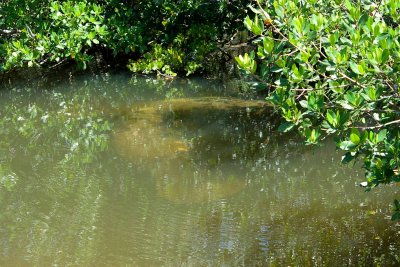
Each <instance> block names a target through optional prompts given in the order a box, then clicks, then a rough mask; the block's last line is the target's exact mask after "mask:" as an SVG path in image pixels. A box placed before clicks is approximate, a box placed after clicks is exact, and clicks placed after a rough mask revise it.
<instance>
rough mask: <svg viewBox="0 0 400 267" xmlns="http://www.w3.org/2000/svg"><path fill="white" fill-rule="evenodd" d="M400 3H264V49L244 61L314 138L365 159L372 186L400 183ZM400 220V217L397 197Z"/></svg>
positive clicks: (255, 27) (258, 32) (260, 23)
mask: <svg viewBox="0 0 400 267" xmlns="http://www.w3.org/2000/svg"><path fill="white" fill-rule="evenodd" d="M399 9H400V1H398V0H384V1H368V0H365V1H364V0H362V1H350V0H346V1H336V0H323V1H322V0H312V1H301V0H275V1H257V6H256V7H253V8H252V10H253V12H254V15H253V16H252V18H250V17H247V18H246V19H245V25H246V27H247V28H248V29H249V30H250V31H251V32H252V33H253V34H254V35H255V36H257V37H258V38H257V39H256V41H255V42H256V45H257V51H256V52H253V53H250V54H245V55H244V56H240V57H238V58H237V62H238V64H239V66H240V67H241V68H242V69H243V70H245V71H246V72H247V73H249V74H251V75H252V77H253V78H254V81H255V85H256V87H257V88H261V89H267V90H269V92H270V93H269V97H268V100H269V101H270V102H271V103H273V104H274V105H276V106H277V107H278V108H279V109H280V112H281V114H282V116H283V118H284V119H285V120H286V122H285V123H283V124H282V125H281V126H280V128H279V129H280V130H281V131H282V132H287V131H290V130H292V129H297V130H298V131H299V132H300V133H301V134H302V135H303V136H304V137H305V138H306V143H308V144H316V143H318V142H319V141H320V140H322V139H324V138H326V137H327V136H329V135H333V136H335V137H336V144H337V147H338V148H339V149H342V150H344V151H345V154H344V156H343V158H342V161H343V163H349V162H353V161H354V160H355V159H357V158H361V159H362V160H363V167H364V169H365V173H366V178H367V181H366V182H363V183H362V184H361V185H363V186H365V187H366V188H367V190H369V189H371V188H373V187H376V186H378V185H379V184H388V183H395V182H399V181H400V128H399V124H400V108H399V107H400V91H399V83H400V77H399V75H398V73H399V69H400V62H399V56H400V39H399V36H400V28H399V23H400V15H399ZM395 211H396V213H395V214H394V215H393V219H400V205H399V202H398V201H395Z"/></svg>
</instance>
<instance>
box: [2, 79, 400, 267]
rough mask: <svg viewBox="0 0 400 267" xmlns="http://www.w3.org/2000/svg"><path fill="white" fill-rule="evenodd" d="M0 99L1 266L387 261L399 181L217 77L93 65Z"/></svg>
mask: <svg viewBox="0 0 400 267" xmlns="http://www.w3.org/2000/svg"><path fill="white" fill-rule="evenodd" d="M10 87H11V88H7V90H2V91H1V96H0V115H1V116H0V152H1V153H0V253H1V255H0V265H1V266H345V265H355V266H371V265H379V264H381V265H383V266H396V265H398V264H399V263H400V259H399V256H398V255H400V253H399V252H400V251H399V250H400V249H399V248H400V246H399V245H400V238H399V236H400V226H399V224H398V223H394V222H391V221H390V215H391V210H390V203H391V202H392V200H393V199H394V198H395V196H396V194H397V195H398V187H396V186H382V187H380V188H377V189H374V190H372V191H371V192H368V193H366V192H364V190H363V189H362V188H360V187H359V186H357V185H358V184H359V183H360V182H362V181H363V180H364V179H363V171H362V169H360V168H359V167H358V166H354V167H352V166H342V165H340V156H341V155H340V154H338V153H336V152H335V148H334V146H333V145H332V144H331V143H330V142H326V143H325V144H324V145H323V146H322V147H320V148H312V147H307V146H304V145H303V144H302V143H301V141H300V140H298V139H297V138H296V137H293V136H290V135H282V134H278V133H277V132H276V128H277V127H276V126H277V119H276V117H275V116H274V114H273V111H272V110H271V109H270V108H269V107H267V106H265V105H264V104H263V102H260V101H258V100H255V101H253V100H240V97H239V96H238V92H236V93H235V94H236V95H232V91H231V90H229V88H227V86H226V85H223V84H220V83H217V82H213V81H207V80H201V79H192V80H177V81H172V82H170V81H162V80H157V79H152V78H144V77H131V76H129V75H125V74H119V75H114V74H113V75H111V74H101V75H88V76H81V77H75V78H73V79H67V80H65V81H63V79H54V80H53V81H41V82H40V83H38V84H32V83H31V84H29V85H26V84H21V85H18V86H10Z"/></svg>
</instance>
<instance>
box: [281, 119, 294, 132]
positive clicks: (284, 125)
mask: <svg viewBox="0 0 400 267" xmlns="http://www.w3.org/2000/svg"><path fill="white" fill-rule="evenodd" d="M294 126H295V124H294V123H293V122H291V121H287V122H284V123H282V124H281V125H279V127H278V131H279V132H281V133H286V132H289V131H290V130H292V129H293V127H294Z"/></svg>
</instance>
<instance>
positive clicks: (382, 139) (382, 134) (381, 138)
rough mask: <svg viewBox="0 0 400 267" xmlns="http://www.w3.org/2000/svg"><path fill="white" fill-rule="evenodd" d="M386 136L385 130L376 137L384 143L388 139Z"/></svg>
mask: <svg viewBox="0 0 400 267" xmlns="http://www.w3.org/2000/svg"><path fill="white" fill-rule="evenodd" d="M386 135H387V130H386V129H383V130H382V131H380V132H379V133H378V134H377V136H376V138H377V139H376V140H377V141H378V143H379V142H382V141H384V140H385V139H386Z"/></svg>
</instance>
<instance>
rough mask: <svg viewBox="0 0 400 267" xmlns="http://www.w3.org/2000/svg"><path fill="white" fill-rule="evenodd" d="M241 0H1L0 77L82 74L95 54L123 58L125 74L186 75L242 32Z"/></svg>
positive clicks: (198, 69) (242, 11)
mask: <svg viewBox="0 0 400 267" xmlns="http://www.w3.org/2000/svg"><path fill="white" fill-rule="evenodd" d="M249 2H250V0H247V1H238V0H233V1H225V0H218V1H201V0H190V1H174V0H157V1H142V0H139V1H133V0H128V1H118V0H69V1H53V0H45V1H38V0H34V1H27V0H8V1H2V2H1V3H0V55H1V57H0V71H7V70H10V69H12V68H16V67H25V66H28V67H32V66H36V67H40V66H52V65H54V64H57V63H58V62H62V61H76V62H77V63H78V64H79V65H80V66H81V67H82V68H85V67H86V64H87V62H89V61H90V60H92V55H93V54H94V53H95V52H98V51H101V52H102V53H104V54H111V55H113V56H114V57H119V58H122V57H123V58H125V60H126V59H129V60H130V63H129V68H130V69H131V70H132V71H137V72H145V73H150V72H159V73H165V74H170V75H176V74H177V73H179V74H187V75H189V74H191V73H194V72H196V71H200V70H202V68H203V63H204V62H206V61H207V59H208V58H209V56H210V54H212V53H216V52H217V51H219V50H218V47H221V46H222V45H223V42H224V41H226V40H228V39H229V38H230V37H231V36H232V34H233V33H234V32H236V31H237V29H239V28H241V27H242V24H241V23H240V21H241V19H242V18H243V17H244V14H245V12H246V9H245V8H244V7H245V6H246V5H247V4H248V3H249ZM126 61H127V60H126Z"/></svg>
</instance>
